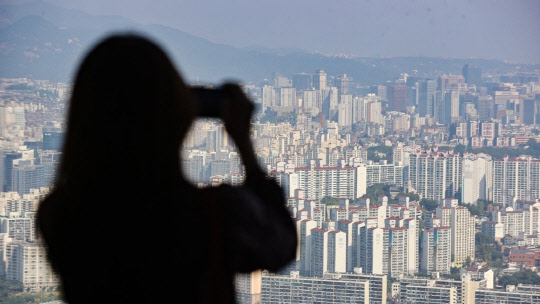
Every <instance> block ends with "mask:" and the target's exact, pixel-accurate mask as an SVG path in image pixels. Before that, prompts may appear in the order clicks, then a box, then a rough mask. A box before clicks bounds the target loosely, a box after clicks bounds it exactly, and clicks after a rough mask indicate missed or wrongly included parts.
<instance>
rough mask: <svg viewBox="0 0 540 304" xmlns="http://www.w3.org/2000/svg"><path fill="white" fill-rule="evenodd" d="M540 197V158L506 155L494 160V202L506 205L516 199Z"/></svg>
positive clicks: (531, 199)
mask: <svg viewBox="0 0 540 304" xmlns="http://www.w3.org/2000/svg"><path fill="white" fill-rule="evenodd" d="M539 197H540V160H539V159H535V158H532V157H531V156H520V157H517V158H509V157H504V158H503V159H496V160H494V161H493V202H494V203H502V204H504V205H506V204H507V203H508V202H510V201H513V200H514V199H515V200H525V201H534V200H535V199H537V198H539Z"/></svg>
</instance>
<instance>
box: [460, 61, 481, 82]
mask: <svg viewBox="0 0 540 304" xmlns="http://www.w3.org/2000/svg"><path fill="white" fill-rule="evenodd" d="M461 74H462V75H463V78H465V83H466V84H468V85H475V86H477V87H479V86H480V85H481V84H482V69H481V68H480V67H479V66H476V65H469V64H466V65H464V66H463V68H462V69H461Z"/></svg>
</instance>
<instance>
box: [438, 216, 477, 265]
mask: <svg viewBox="0 0 540 304" xmlns="http://www.w3.org/2000/svg"><path fill="white" fill-rule="evenodd" d="M442 224H443V225H445V224H446V223H442ZM449 226H450V228H451V231H452V262H453V263H454V265H458V266H461V265H463V264H464V263H465V262H466V261H467V259H470V261H474V253H475V247H474V246H475V231H476V230H475V217H474V215H471V213H470V212H469V209H467V208H466V207H452V212H451V219H450V225H449Z"/></svg>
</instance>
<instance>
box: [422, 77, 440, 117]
mask: <svg viewBox="0 0 540 304" xmlns="http://www.w3.org/2000/svg"><path fill="white" fill-rule="evenodd" d="M436 89H437V82H436V81H435V80H434V79H426V80H424V81H421V82H420V87H419V94H418V114H420V116H427V115H429V116H431V117H434V114H435V113H434V112H433V111H434V98H435V90H436Z"/></svg>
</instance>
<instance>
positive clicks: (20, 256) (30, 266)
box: [5, 241, 60, 292]
mask: <svg viewBox="0 0 540 304" xmlns="http://www.w3.org/2000/svg"><path fill="white" fill-rule="evenodd" d="M5 248H6V252H5V256H6V279H7V280H13V281H19V282H22V283H23V286H24V290H25V291H31V292H42V291H54V290H56V288H57V287H58V285H59V283H60V281H59V278H58V277H57V276H56V274H55V273H54V272H53V271H52V269H51V267H50V265H49V262H48V261H47V257H46V252H45V247H44V246H43V245H42V244H40V243H28V242H24V241H13V242H10V243H8V244H6V246H5Z"/></svg>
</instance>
